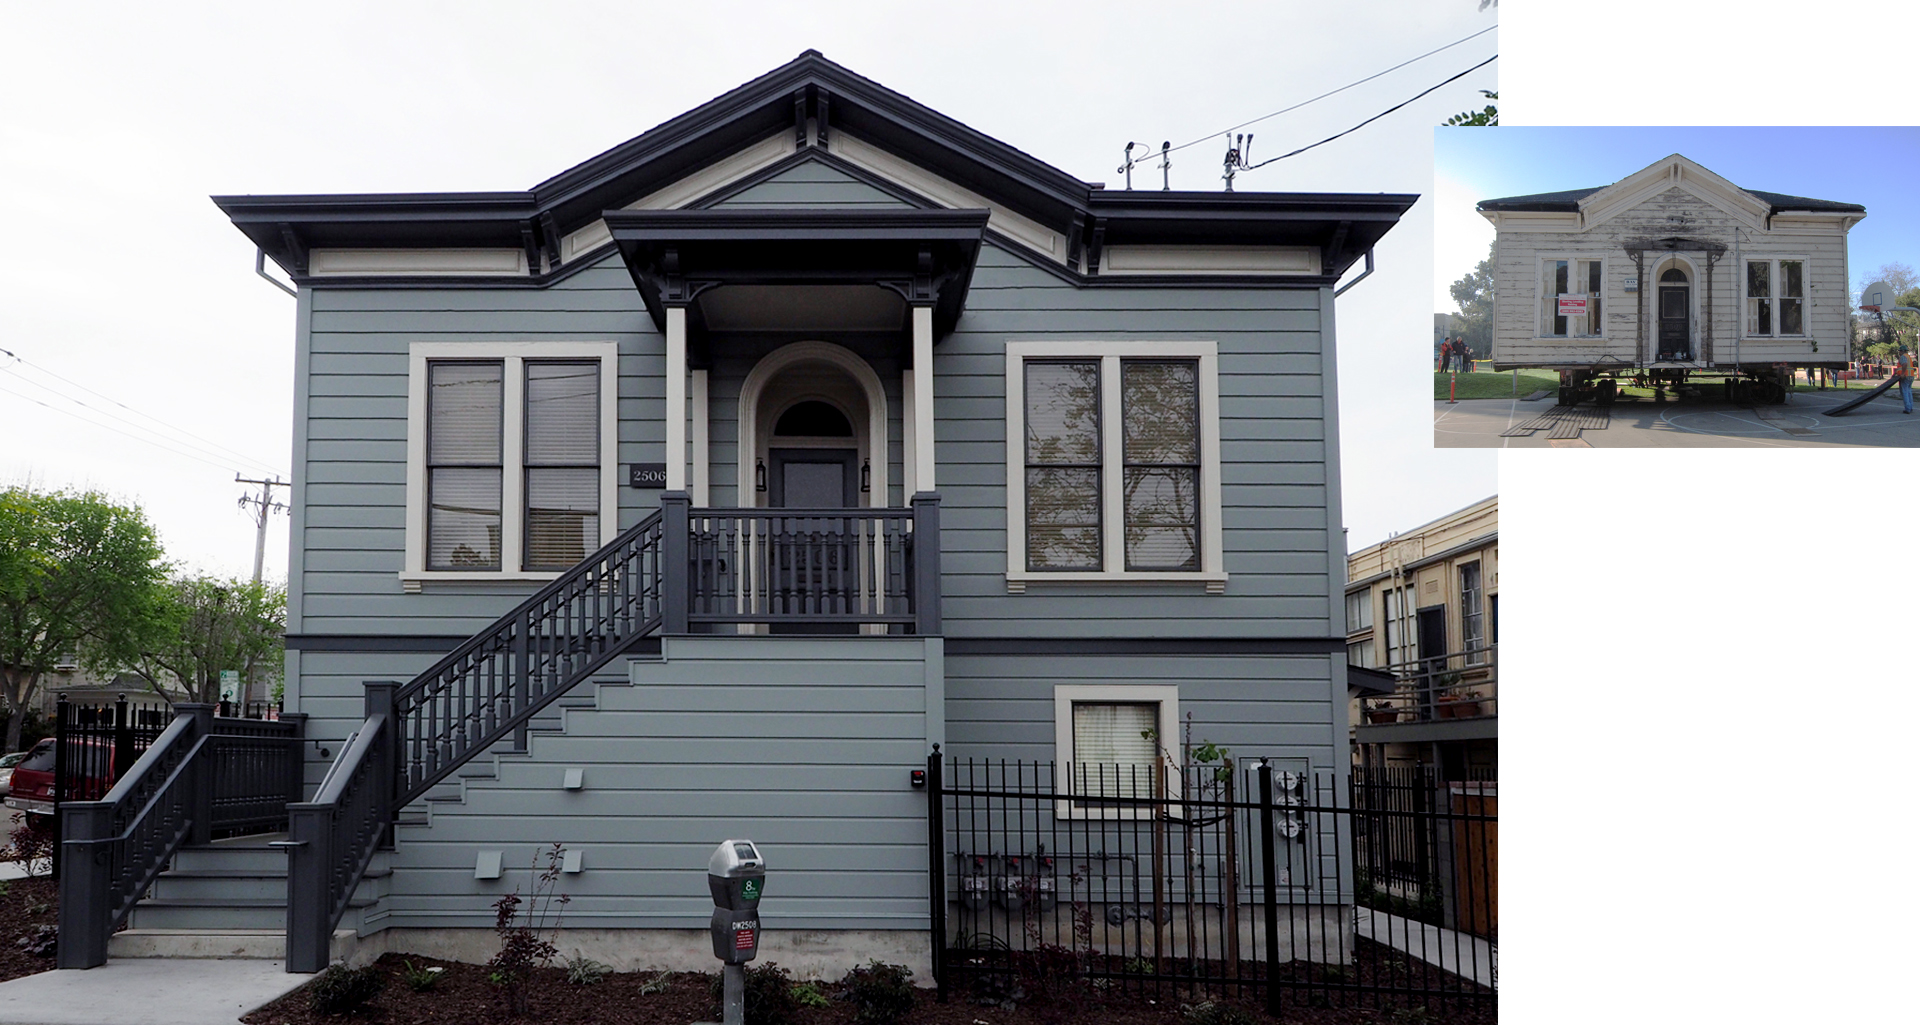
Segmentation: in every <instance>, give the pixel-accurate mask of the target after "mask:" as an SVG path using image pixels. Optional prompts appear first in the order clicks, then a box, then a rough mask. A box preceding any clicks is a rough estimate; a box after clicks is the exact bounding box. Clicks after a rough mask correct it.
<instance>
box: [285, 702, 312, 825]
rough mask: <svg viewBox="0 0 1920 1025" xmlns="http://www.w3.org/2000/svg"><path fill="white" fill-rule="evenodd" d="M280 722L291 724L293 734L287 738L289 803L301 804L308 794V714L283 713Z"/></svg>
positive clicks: (286, 762)
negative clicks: (302, 797) (302, 798)
mask: <svg viewBox="0 0 1920 1025" xmlns="http://www.w3.org/2000/svg"><path fill="white" fill-rule="evenodd" d="M280 721H281V722H283V723H289V724H291V727H292V733H291V735H290V736H289V737H288V738H287V753H286V756H285V757H286V761H285V770H286V779H287V803H288V804H299V803H300V798H301V796H302V795H303V794H305V793H306V775H307V713H305V712H282V713H280Z"/></svg>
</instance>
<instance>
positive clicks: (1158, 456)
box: [1121, 360, 1200, 570]
mask: <svg viewBox="0 0 1920 1025" xmlns="http://www.w3.org/2000/svg"><path fill="white" fill-rule="evenodd" d="M1199 379H1200V374H1199V367H1198V366H1197V365H1196V364H1194V363H1191V362H1179V363H1158V362H1152V363H1150V362H1143V361H1133V360H1129V361H1127V362H1126V363H1124V364H1123V365H1122V369H1121V403H1122V406H1123V414H1124V420H1125V437H1126V453H1125V460H1126V470H1125V474H1124V476H1123V486H1124V487H1125V489H1126V490H1125V507H1126V517H1127V526H1126V531H1127V533H1126V541H1127V568H1128V569H1189V570H1190V569H1199V568H1200V499H1199V492H1200V384H1199Z"/></svg>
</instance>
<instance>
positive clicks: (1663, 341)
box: [1654, 261, 1693, 363]
mask: <svg viewBox="0 0 1920 1025" xmlns="http://www.w3.org/2000/svg"><path fill="white" fill-rule="evenodd" d="M1659 280H1660V284H1659V288H1658V290H1657V292H1656V293H1655V297H1654V317H1655V319H1656V323H1657V324H1658V331H1657V333H1656V334H1655V337H1656V338H1657V339H1658V341H1659V347H1658V349H1657V350H1656V351H1657V356H1656V359H1657V361H1658V362H1661V363H1685V362H1689V361H1691V360H1692V359H1693V281H1692V278H1691V277H1690V276H1689V275H1688V273H1687V270H1686V268H1685V267H1683V266H1682V265H1681V264H1680V263H1679V262H1678V261H1674V262H1670V263H1668V264H1667V265H1666V269H1665V270H1663V271H1661V272H1660V279H1659Z"/></svg>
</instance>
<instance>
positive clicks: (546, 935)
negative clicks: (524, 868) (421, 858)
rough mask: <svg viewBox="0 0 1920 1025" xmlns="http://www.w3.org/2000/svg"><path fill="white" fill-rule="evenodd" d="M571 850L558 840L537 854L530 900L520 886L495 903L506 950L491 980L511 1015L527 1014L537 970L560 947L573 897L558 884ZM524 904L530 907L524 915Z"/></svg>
mask: <svg viewBox="0 0 1920 1025" xmlns="http://www.w3.org/2000/svg"><path fill="white" fill-rule="evenodd" d="M566 853H567V849H566V848H565V847H564V846H562V845H560V844H554V845H553V846H551V847H549V848H547V849H546V850H545V851H544V852H542V853H539V854H535V855H534V860H533V864H532V865H530V866H528V872H529V873H530V874H531V875H532V876H533V893H532V895H531V896H530V897H529V898H528V899H526V900H522V899H521V898H520V891H519V890H518V889H515V890H514V891H513V892H512V893H509V894H507V895H506V896H504V897H502V898H500V899H499V900H497V901H494V902H493V915H494V917H493V931H494V932H495V933H496V934H497V935H499V937H500V952H499V953H497V954H495V955H493V960H491V961H488V962H487V981H488V982H490V983H492V984H493V985H494V987H495V988H496V989H497V990H498V991H499V994H500V998H501V1001H502V1002H503V1003H504V1004H505V1005H506V1011H507V1014H508V1015H509V1016H511V1017H516V1018H517V1017H519V1016H521V1015H524V1014H526V1013H527V982H528V980H529V979H531V978H532V977H533V970H534V969H535V968H545V967H546V966H547V965H549V964H551V963H552V962H553V957H554V955H555V954H558V953H559V952H560V950H559V948H558V947H556V946H555V945H554V942H553V941H554V939H555V938H557V937H558V936H559V934H560V914H561V911H560V909H561V908H563V907H565V906H566V904H567V902H568V901H570V900H572V898H571V897H569V896H567V895H566V894H564V893H562V894H555V893H554V886H555V884H556V883H557V882H558V881H559V879H560V865H561V863H562V862H563V861H564V860H565V858H566ZM542 858H544V859H545V860H546V863H547V864H546V867H545V868H541V867H540V861H541V859H542ZM522 904H525V905H526V906H527V910H526V912H525V918H524V920H522V913H521V911H520V906H521V905H522Z"/></svg>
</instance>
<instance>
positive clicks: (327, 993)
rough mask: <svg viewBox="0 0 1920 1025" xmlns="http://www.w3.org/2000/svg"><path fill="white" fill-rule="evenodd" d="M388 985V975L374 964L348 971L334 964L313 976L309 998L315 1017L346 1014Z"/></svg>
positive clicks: (308, 990) (308, 991) (308, 988)
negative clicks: (317, 1015) (318, 1015)
mask: <svg viewBox="0 0 1920 1025" xmlns="http://www.w3.org/2000/svg"><path fill="white" fill-rule="evenodd" d="M386 985H387V973H386V972H383V971H381V970H380V969H379V968H377V967H375V966H373V965H368V966H366V967H365V968H348V967H347V966H346V965H344V964H334V965H330V966H328V968H327V970H326V971H324V972H321V973H320V974H319V975H317V976H314V979H313V982H312V983H310V984H308V987H307V998H308V999H309V1000H310V1001H311V1002H312V1007H313V1013H315V1014H346V1013H347V1012H348V1011H352V1010H354V1009H356V1008H358V1007H359V1006H360V1005H361V1004H364V1003H366V1002H367V1001H369V1000H372V999H373V998H374V997H375V996H377V995H378V994H379V993H380V991H381V990H382V989H385V988H386Z"/></svg>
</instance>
